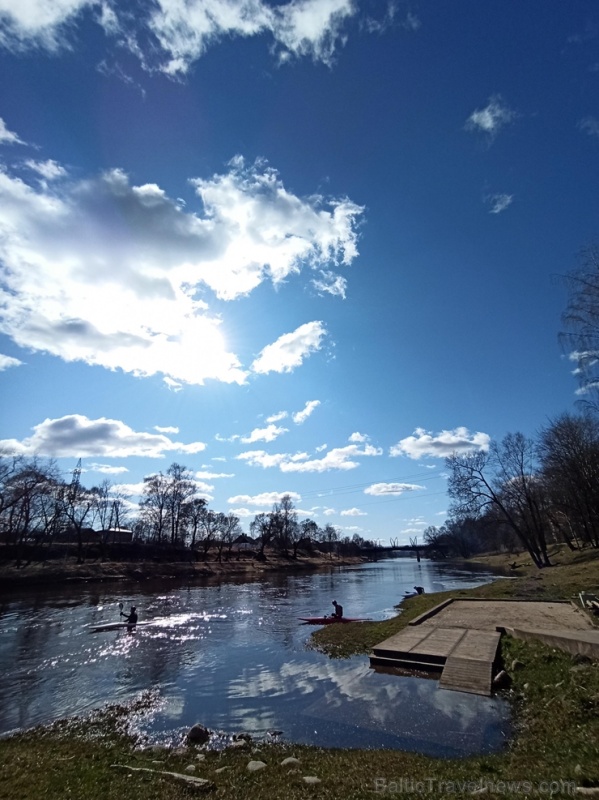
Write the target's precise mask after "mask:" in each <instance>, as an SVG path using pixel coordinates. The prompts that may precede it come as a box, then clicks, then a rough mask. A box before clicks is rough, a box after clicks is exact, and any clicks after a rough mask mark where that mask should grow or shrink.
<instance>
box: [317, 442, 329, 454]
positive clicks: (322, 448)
mask: <svg viewBox="0 0 599 800" xmlns="http://www.w3.org/2000/svg"><path fill="white" fill-rule="evenodd" d="M327 447H328V444H326V443H325V444H319V445H318V447H315V448H314V449H315V450H316V452H317V453H322V451H323V450H326V449H327Z"/></svg>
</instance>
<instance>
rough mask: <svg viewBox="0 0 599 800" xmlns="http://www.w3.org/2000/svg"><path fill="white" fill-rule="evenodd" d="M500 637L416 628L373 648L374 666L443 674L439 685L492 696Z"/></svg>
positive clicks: (464, 630)
mask: <svg viewBox="0 0 599 800" xmlns="http://www.w3.org/2000/svg"><path fill="white" fill-rule="evenodd" d="M500 636H501V634H499V633H497V632H496V631H480V630H473V629H470V628H441V627H433V626H428V625H427V626H425V625H422V626H417V627H413V628H406V629H404V630H403V631H400V632H399V633H396V634H395V635H394V636H390V637H389V638H388V639H385V640H384V641H383V642H381V643H380V644H377V645H376V647H374V648H373V651H372V653H371V655H370V663H371V665H372V666H386V667H389V666H399V667H402V668H403V669H405V668H413V669H421V670H437V671H441V670H442V671H443V672H442V675H441V681H440V685H441V686H442V688H444V689H454V690H456V691H462V692H472V693H475V694H484V695H490V694H491V681H492V677H493V675H492V671H493V662H494V661H495V654H496V652H497V646H498V644H499V639H500Z"/></svg>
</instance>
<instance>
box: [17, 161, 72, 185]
mask: <svg viewBox="0 0 599 800" xmlns="http://www.w3.org/2000/svg"><path fill="white" fill-rule="evenodd" d="M25 166H26V167H29V169H30V170H33V172H36V173H37V174H38V175H41V177H42V178H43V179H44V180H45V181H55V180H57V178H64V177H65V176H66V175H67V174H68V173H67V171H66V169H65V168H64V167H62V166H61V165H60V164H58V163H57V162H56V161H53V160H52V159H50V158H49V159H48V160H47V161H34V160H33V159H31V158H29V159H27V161H26V162H25Z"/></svg>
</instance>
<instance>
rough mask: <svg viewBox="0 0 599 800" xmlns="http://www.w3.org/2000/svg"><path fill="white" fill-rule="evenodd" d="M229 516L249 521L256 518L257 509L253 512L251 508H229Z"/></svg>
mask: <svg viewBox="0 0 599 800" xmlns="http://www.w3.org/2000/svg"><path fill="white" fill-rule="evenodd" d="M229 514H235V516H236V517H239V519H247V518H248V517H255V516H256V509H254V510H253V511H251V510H250V509H249V508H229Z"/></svg>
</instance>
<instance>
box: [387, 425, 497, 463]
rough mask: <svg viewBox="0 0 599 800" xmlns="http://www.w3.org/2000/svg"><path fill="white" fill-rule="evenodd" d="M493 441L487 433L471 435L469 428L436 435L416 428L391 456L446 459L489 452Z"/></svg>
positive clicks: (394, 448) (390, 451)
mask: <svg viewBox="0 0 599 800" xmlns="http://www.w3.org/2000/svg"><path fill="white" fill-rule="evenodd" d="M490 441H491V439H490V437H489V435H488V434H486V433H480V432H477V433H472V434H471V433H470V432H469V431H468V428H463V427H460V428H455V430H452V431H441V432H440V433H438V434H436V435H434V434H433V433H431V432H430V431H426V430H424V428H416V430H415V431H414V434H413V435H412V436H407V437H406V438H405V439H401V440H400V441H399V442H398V443H397V444H396V445H393V447H391V449H390V450H389V455H391V456H408V457H409V458H412V459H415V460H417V459H419V458H422V457H423V456H431V457H433V458H446V457H447V456H450V455H452V453H458V454H462V453H472V452H476V451H479V450H488V449H489V443H490Z"/></svg>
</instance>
